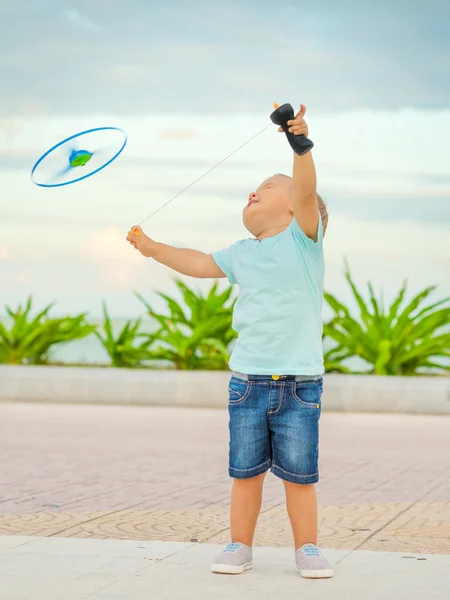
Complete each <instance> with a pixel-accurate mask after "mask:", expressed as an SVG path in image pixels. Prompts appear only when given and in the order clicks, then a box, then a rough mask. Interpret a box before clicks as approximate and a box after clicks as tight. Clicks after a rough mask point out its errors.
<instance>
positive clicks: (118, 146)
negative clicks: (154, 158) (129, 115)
mask: <svg viewBox="0 0 450 600" xmlns="http://www.w3.org/2000/svg"><path fill="white" fill-rule="evenodd" d="M126 143H127V135H126V133H125V132H124V131H123V130H122V129H119V128H117V127H97V128H95V129H87V130H86V131H81V132H80V133H76V134H75V135H71V136H70V137H68V138H66V139H65V140H62V142H58V143H57V144H55V145H54V146H52V148H50V150H47V152H45V153H44V154H43V155H42V156H41V157H40V158H39V160H38V161H37V162H36V164H35V165H34V167H33V168H32V170H31V180H32V181H33V183H35V184H36V185H38V186H40V187H48V188H51V187H61V186H63V185H69V184H71V183H76V182H77V181H81V180H82V179H87V178H88V177H91V176H92V175H95V174H96V173H98V172H99V171H101V170H102V169H104V168H105V167H107V166H108V165H110V164H111V163H112V162H113V161H114V160H115V159H116V158H117V157H118V156H119V154H120V153H121V152H122V150H123V149H124V148H125V146H126Z"/></svg>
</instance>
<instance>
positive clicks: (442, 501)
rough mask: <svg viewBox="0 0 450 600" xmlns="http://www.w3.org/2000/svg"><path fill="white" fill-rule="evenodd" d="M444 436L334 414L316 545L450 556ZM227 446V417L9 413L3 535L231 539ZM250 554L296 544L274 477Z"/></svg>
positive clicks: (159, 411)
mask: <svg viewBox="0 0 450 600" xmlns="http://www.w3.org/2000/svg"><path fill="white" fill-rule="evenodd" d="M449 431H450V419H449V418H446V417H426V416H407V415H370V414H334V413H333V414H327V413H325V414H324V415H323V417H322V430H321V473H322V479H321V482H320V484H319V499H320V517H321V519H320V544H321V545H322V546H323V547H326V548H332V549H340V550H342V549H345V550H377V551H380V550H381V551H397V552H401V553H405V552H409V553H418V552H420V553H426V554H450V478H449V476H448V473H449V468H450V435H449ZM227 450H228V449H227V415H226V412H225V411H222V410H189V409H171V408H167V409H164V408H142V407H140V408H139V407H117V406H115V407H105V406H103V407H94V406H93V407H90V406H55V405H31V404H30V405H14V404H2V405H0V456H1V467H0V534H3V535H14V536H53V537H58V538H118V539H127V540H167V541H173V542H191V541H192V540H197V541H199V542H213V543H223V542H226V541H228V538H229V533H228V499H229V490H230V480H229V479H228V476H227V472H226V467H227ZM92 543H94V542H92ZM130 543H131V542H130ZM255 545H259V546H271V547H283V546H284V547H287V546H290V545H291V534H290V531H289V524H288V520H287V516H286V513H285V509H284V499H283V490H282V485H281V484H280V482H279V480H277V479H276V478H275V477H273V476H270V477H269V478H268V480H267V485H266V490H265V500H264V507H263V512H262V515H261V518H260V521H259V525H258V530H257V535H256V540H255ZM33 547H35V548H36V547H38V546H33ZM196 552H200V550H196ZM120 598H125V596H120ZM2 600H3V597H2Z"/></svg>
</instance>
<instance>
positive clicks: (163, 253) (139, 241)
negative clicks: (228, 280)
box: [127, 226, 225, 279]
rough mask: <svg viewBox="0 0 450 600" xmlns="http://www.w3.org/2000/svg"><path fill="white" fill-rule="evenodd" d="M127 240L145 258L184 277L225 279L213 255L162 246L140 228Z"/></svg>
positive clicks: (134, 229) (130, 234) (131, 231)
mask: <svg viewBox="0 0 450 600" xmlns="http://www.w3.org/2000/svg"><path fill="white" fill-rule="evenodd" d="M127 240H128V241H129V242H130V244H131V245H132V246H134V247H135V248H136V249H137V250H139V252H140V253H141V254H142V255H143V256H146V257H147V258H153V259H154V260H156V261H157V262H159V263H161V264H163V265H165V266H166V267H169V268H170V269H173V270H174V271H177V272H178V273H181V274H182V275H188V276H189V277H198V278H211V279H218V278H222V277H225V274H224V273H223V272H222V270H221V269H219V267H218V266H217V264H216V262H215V261H214V259H213V257H212V256H211V254H205V253H204V252H199V251H198V250H189V249H187V248H174V247H173V246H167V245H166V244H160V243H158V242H155V241H154V240H152V239H151V238H149V237H148V236H147V235H145V234H144V232H143V231H142V229H141V228H140V227H138V226H135V227H132V228H131V229H130V231H129V232H128V235H127Z"/></svg>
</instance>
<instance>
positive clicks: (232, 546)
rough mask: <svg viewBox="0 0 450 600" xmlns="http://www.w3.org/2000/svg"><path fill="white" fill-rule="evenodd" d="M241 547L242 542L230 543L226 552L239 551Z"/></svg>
mask: <svg viewBox="0 0 450 600" xmlns="http://www.w3.org/2000/svg"><path fill="white" fill-rule="evenodd" d="M240 547H241V545H240V544H228V546H226V547H225V550H224V552H237V551H238V550H239V548H240Z"/></svg>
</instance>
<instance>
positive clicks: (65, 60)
mask: <svg viewBox="0 0 450 600" xmlns="http://www.w3.org/2000/svg"><path fill="white" fill-rule="evenodd" d="M449 22H450V5H449V4H448V2H447V1H444V0H441V1H439V0H430V1H429V2H428V3H426V4H424V3H420V2H416V1H415V0H411V1H408V2H406V1H402V0H398V1H397V2H396V3H395V4H394V3H392V4H390V3H388V2H385V1H383V0H381V1H379V2H377V3H373V2H360V1H359V2H356V1H352V2H350V1H345V0H344V1H342V2H332V1H323V2H321V1H319V0H318V1H316V2H314V3H313V2H304V1H302V0H278V2H277V3H275V2H266V1H264V0H260V1H258V2H256V1H252V0H239V1H233V0H228V1H227V2H223V1H222V2H215V1H211V0H209V1H208V2H206V1H203V0H192V1H190V2H187V1H186V2H184V1H179V0H178V1H167V2H165V3H164V4H163V5H162V4H161V3H160V2H154V1H153V0H129V1H128V2H126V3H120V4H119V3H117V4H115V3H112V2H106V1H105V0H93V1H92V2H90V3H84V4H82V3H74V2H67V1H65V0H58V1H53V0H48V1H44V0H34V1H33V0H28V1H26V2H25V0H17V1H16V2H14V3H1V6H0V39H1V40H2V47H3V51H2V53H1V54H0V81H1V82H2V89H1V94H0V184H1V191H2V193H1V204H0V314H1V313H2V312H4V311H3V306H4V305H5V304H8V305H10V306H17V304H18V303H20V302H23V301H24V300H25V299H26V297H27V295H28V294H29V293H33V296H34V298H35V303H36V307H37V308H38V307H41V306H42V305H43V304H46V303H49V302H55V303H56V305H55V309H54V311H55V314H56V313H59V314H65V313H66V312H70V313H75V312H81V311H89V313H90V314H91V315H94V316H96V315H98V314H100V311H101V302H102V300H105V301H106V302H107V304H108V307H109V309H110V312H111V314H112V315H113V316H116V317H125V318H128V317H134V316H136V315H138V314H140V313H142V308H141V305H140V304H139V302H138V301H137V300H136V298H135V297H134V296H133V291H138V292H140V293H141V294H143V295H144V296H146V297H147V298H149V299H153V298H154V290H159V291H164V292H166V293H172V292H175V290H174V285H173V282H172V279H173V276H174V274H173V273H172V272H170V271H169V270H168V269H166V268H165V267H163V266H161V265H158V264H156V263H154V262H153V261H151V260H148V259H144V258H143V257H141V256H140V255H138V253H137V252H136V251H134V250H133V249H132V248H131V247H129V245H128V244H127V243H126V242H125V236H126V233H127V230H128V228H129V227H130V226H131V225H133V224H135V223H138V222H140V221H142V220H143V219H145V218H146V217H147V216H148V215H149V214H150V213H152V212H153V211H154V210H156V209H157V208H158V207H159V206H161V205H162V204H164V203H165V202H166V201H167V200H169V199H170V198H172V197H173V196H174V195H175V194H177V193H178V192H179V191H181V190H182V189H184V188H185V187H186V186H188V185H189V184H190V183H192V182H193V181H194V180H196V179H197V178H198V177H200V176H201V175H202V174H204V173H205V172H206V171H208V170H209V169H211V168H212V167H213V166H214V165H215V164H217V163H219V162H220V161H222V159H223V158H224V157H226V156H227V155H229V154H230V153H232V152H233V151H235V150H236V149H237V148H238V147H240V146H241V145H242V144H244V143H245V142H247V141H248V140H249V139H250V138H252V137H253V136H255V134H257V133H258V132H260V131H262V130H263V129H265V128H266V126H267V125H268V124H270V121H269V114H270V112H271V110H272V105H273V102H274V101H276V102H278V103H280V104H281V103H284V102H290V103H291V104H293V105H294V106H295V107H297V106H298V105H299V104H300V103H304V104H306V106H307V114H306V117H307V120H308V124H309V128H310V137H311V139H312V140H313V141H314V143H315V148H314V151H313V155H314V158H315V161H316V166H317V173H318V190H319V192H320V193H321V195H322V196H323V197H324V198H325V200H326V202H327V205H328V211H329V214H330V220H329V229H328V232H327V235H326V238H325V254H326V282H325V283H326V288H327V290H329V291H331V292H333V293H335V294H336V295H338V296H339V297H340V298H342V299H343V300H348V299H349V291H348V288H347V286H346V283H345V281H344V277H343V268H344V259H345V258H346V259H347V260H348V261H349V264H350V267H351V270H352V273H353V275H354V277H355V279H356V281H357V283H358V284H359V285H360V286H361V287H362V286H364V284H365V283H366V282H367V281H368V280H370V281H372V282H373V284H374V285H375V287H376V288H377V289H383V290H384V292H385V296H386V297H387V298H388V299H389V298H391V297H392V296H393V294H394V293H395V292H396V290H398V288H399V287H400V285H401V284H402V282H403V280H404V279H407V280H408V284H409V293H410V294H413V293H415V292H417V291H419V290H420V289H422V288H423V287H425V286H428V285H434V284H436V285H438V290H437V291H436V293H435V295H436V298H438V297H439V298H441V297H443V296H445V295H450V142H449V140H450V135H449V134H450V100H449V98H450V38H449V36H448V34H447V32H446V28H447V26H448V23H449ZM103 125H112V126H117V127H120V128H122V129H124V130H125V131H126V132H127V134H128V144H127V146H126V148H125V150H124V152H123V154H122V155H121V156H120V158H119V159H118V160H117V161H116V162H115V163H113V164H112V165H111V166H110V167H108V168H107V169H105V170H104V171H102V172H101V173H99V174H98V175H95V176H93V177H92V178H90V179H87V180H86V181H83V182H80V183H76V184H74V185H70V186H67V187H63V188H56V189H50V190H49V189H43V188H38V187H37V186H34V185H33V184H32V182H31V181H30V177H29V173H30V170H31V167H32V165H33V164H34V162H35V161H36V160H37V158H38V157H39V156H40V155H41V154H42V153H43V152H44V151H45V150H47V149H48V148H49V147H51V146H52V145H54V144H55V143H57V142H58V141H60V140H61V139H63V138H65V137H68V136H70V135H72V134H74V133H76V132H78V131H82V130H85V129H89V128H91V127H99V126H103ZM291 170H292V152H291V150H290V147H289V145H288V144H287V143H286V140H285V137H284V135H282V134H279V133H278V132H277V131H276V128H275V127H273V128H272V127H269V128H268V129H265V130H264V131H263V132H262V133H261V134H260V135H258V136H257V137H256V138H255V139H253V140H252V141H251V142H249V143H248V144H246V145H245V146H244V147H243V148H242V149H241V150H239V151H237V152H236V153H235V154H233V156H232V157H231V158H230V159H228V160H227V161H225V162H224V163H222V164H220V165H219V166H218V167H217V168H215V169H214V170H212V171H211V172H210V173H209V174H208V175H207V176H206V177H204V178H203V179H201V181H200V182H199V183H197V184H195V185H194V186H193V187H192V188H190V189H189V190H188V191H187V192H185V193H184V194H182V195H181V196H180V197H179V198H177V199H176V200H174V202H172V203H171V204H170V205H169V206H168V207H166V208H165V209H163V210H162V211H161V212H160V213H158V214H157V215H155V216H154V217H153V218H151V219H149V220H148V221H146V222H145V224H144V229H145V231H146V232H147V233H148V234H149V235H151V236H152V237H153V238H155V239H157V240H158V241H162V242H165V243H170V244H174V245H177V246H183V247H193V248H197V249H199V250H204V251H207V252H209V251H212V250H215V249H218V248H221V247H225V246H228V245H229V244H231V243H233V242H234V241H235V240H237V239H241V238H243V237H248V233H247V232H246V231H245V229H244V228H243V226H242V223H241V211H242V207H243V205H244V203H245V201H246V198H247V196H248V193H249V192H250V191H252V190H253V189H254V188H255V187H256V186H257V185H258V184H259V183H260V182H261V181H262V180H263V179H265V178H266V177H268V176H269V175H271V174H273V173H277V172H284V173H288V174H289V173H290V172H291ZM187 281H189V283H190V284H192V285H194V286H198V287H200V288H202V289H206V288H207V287H208V286H209V285H210V282H204V281H200V282H198V281H194V280H189V279H187Z"/></svg>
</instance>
